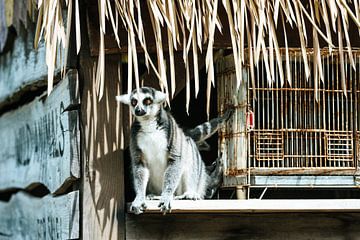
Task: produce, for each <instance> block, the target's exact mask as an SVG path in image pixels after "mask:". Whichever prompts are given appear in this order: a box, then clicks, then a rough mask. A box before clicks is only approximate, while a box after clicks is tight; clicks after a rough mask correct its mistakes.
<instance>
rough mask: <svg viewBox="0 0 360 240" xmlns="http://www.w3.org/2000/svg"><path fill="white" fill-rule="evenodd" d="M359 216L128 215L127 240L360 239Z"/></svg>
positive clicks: (318, 214)
mask: <svg viewBox="0 0 360 240" xmlns="http://www.w3.org/2000/svg"><path fill="white" fill-rule="evenodd" d="M359 226H360V213H316V214H315V213H263V214H260V213H234V214H219V213H216V214H210V213H209V214H205V213H203V214H190V213H188V214H166V215H165V216H163V215H161V214H142V215H134V214H128V215H127V218H126V239H129V240H130V239H167V240H180V239H207V240H215V239H251V240H260V239H269V240H289V239H291V240H305V239H327V240H338V239H354V240H355V239H359V236H360V228H359Z"/></svg>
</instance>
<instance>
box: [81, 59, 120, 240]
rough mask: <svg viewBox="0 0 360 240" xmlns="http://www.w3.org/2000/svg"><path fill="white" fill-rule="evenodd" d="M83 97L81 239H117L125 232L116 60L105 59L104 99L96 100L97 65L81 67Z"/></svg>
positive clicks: (91, 64) (92, 62)
mask: <svg viewBox="0 0 360 240" xmlns="http://www.w3.org/2000/svg"><path fill="white" fill-rule="evenodd" d="M84 69H85V71H86V72H84V78H83V79H84V86H83V97H82V121H83V122H82V133H83V136H82V139H83V146H84V147H83V158H82V159H83V164H82V166H83V168H84V169H83V173H84V175H83V177H84V184H83V224H82V225H83V238H84V239H100V238H101V239H113V238H114V239H118V238H121V235H122V234H123V231H124V229H123V228H122V227H120V226H122V224H123V223H122V221H123V216H124V196H123V195H124V194H123V192H124V189H123V177H124V173H123V150H122V148H123V145H124V143H123V141H122V139H123V138H122V134H121V133H122V129H121V128H122V120H121V114H120V112H121V106H120V105H119V104H117V102H116V101H115V96H116V95H118V94H119V93H120V83H119V81H118V79H119V78H118V71H117V60H115V59H114V60H111V59H110V58H109V59H107V62H106V75H105V88H104V95H103V97H102V99H101V100H99V99H98V95H97V86H96V83H95V80H94V79H95V77H94V76H95V71H93V70H94V69H96V62H95V61H91V62H88V63H87V65H86V66H84Z"/></svg>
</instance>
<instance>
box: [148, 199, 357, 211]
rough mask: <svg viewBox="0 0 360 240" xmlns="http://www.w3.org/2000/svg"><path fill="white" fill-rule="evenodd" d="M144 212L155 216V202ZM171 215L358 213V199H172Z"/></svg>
mask: <svg viewBox="0 0 360 240" xmlns="http://www.w3.org/2000/svg"><path fill="white" fill-rule="evenodd" d="M146 206H147V209H146V211H145V213H159V214H162V212H160V210H159V207H158V206H159V201H157V200H151V201H146ZM171 212H172V213H201V212H206V213H249V212H254V213H266V212H268V213H275V212H312V213H319V212H360V200H359V199H311V200H257V199H251V200H200V201H192V200H174V201H173V202H172V204H171Z"/></svg>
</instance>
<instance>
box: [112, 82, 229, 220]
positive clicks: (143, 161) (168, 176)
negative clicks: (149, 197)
mask: <svg viewBox="0 0 360 240" xmlns="http://www.w3.org/2000/svg"><path fill="white" fill-rule="evenodd" d="M116 100H117V101H119V102H122V103H124V104H128V105H130V109H131V111H132V114H133V115H134V116H135V121H134V122H133V124H132V126H131V137H130V155H131V165H132V171H133V180H134V188H135V193H136V197H135V200H134V201H133V202H132V204H131V210H132V211H134V212H135V213H136V214H140V213H142V212H143V211H144V210H145V209H146V205H145V198H146V193H147V192H148V193H150V194H153V195H160V194H161V197H160V204H159V207H160V210H161V211H162V212H163V213H164V214H165V213H166V212H170V210H171V201H172V199H173V198H174V194H175V195H176V196H177V197H176V198H177V199H194V200H195V199H202V198H204V197H206V196H209V195H212V194H213V192H214V189H213V188H214V187H215V186H216V185H218V183H219V178H221V176H222V172H220V173H219V171H220V170H219V169H217V170H212V171H211V170H208V171H207V169H206V167H205V164H204V162H203V161H202V159H201V156H200V153H199V150H198V148H197V146H196V144H197V143H198V144H201V142H204V140H205V139H206V138H208V137H209V136H211V135H212V134H213V133H215V132H216V130H217V129H218V128H219V127H220V126H221V124H222V123H224V122H225V121H226V120H227V119H228V118H229V117H230V115H231V112H228V113H227V114H225V115H224V117H219V118H215V119H212V120H211V121H210V122H207V123H204V124H201V125H199V126H197V127H195V128H194V129H192V130H189V131H188V132H187V133H186V134H185V133H184V132H183V130H182V129H181V128H180V127H179V126H178V125H177V123H176V122H175V119H174V118H173V117H172V115H171V114H170V113H169V112H168V111H166V110H165V109H164V108H163V102H164V101H165V100H166V95H165V94H164V93H162V92H160V91H157V90H155V89H153V88H149V87H142V88H139V89H138V90H136V89H135V90H134V91H133V92H132V93H131V94H124V95H120V96H117V97H116ZM212 177H213V178H216V179H213V180H212V179H211V178H212Z"/></svg>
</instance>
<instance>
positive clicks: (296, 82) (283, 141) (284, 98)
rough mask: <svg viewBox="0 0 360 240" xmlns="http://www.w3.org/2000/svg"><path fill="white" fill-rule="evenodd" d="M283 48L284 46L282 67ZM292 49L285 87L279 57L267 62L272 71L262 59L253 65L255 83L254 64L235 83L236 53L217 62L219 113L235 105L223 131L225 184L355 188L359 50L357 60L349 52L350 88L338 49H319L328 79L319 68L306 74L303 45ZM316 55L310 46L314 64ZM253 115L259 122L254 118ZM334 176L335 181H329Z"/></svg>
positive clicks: (359, 113) (358, 163)
mask: <svg viewBox="0 0 360 240" xmlns="http://www.w3.org/2000/svg"><path fill="white" fill-rule="evenodd" d="M283 53H284V51H283V49H282V51H281V54H282V55H283V58H282V59H283V61H282V64H283V65H284V66H285V64H286V60H285V59H286V58H285V56H284V54H283ZM289 53H290V54H289V66H290V69H289V70H290V75H289V76H288V78H290V79H287V81H285V82H284V85H283V86H281V81H280V79H279V69H278V68H277V67H276V63H275V62H271V61H269V62H268V63H269V64H268V66H269V68H273V69H274V70H273V74H272V76H269V75H268V74H267V73H268V71H267V70H266V67H267V66H266V64H267V62H266V61H264V58H261V59H260V61H259V64H258V66H257V67H256V68H254V69H255V71H254V79H255V81H254V82H253V83H252V84H251V80H250V76H251V73H250V65H249V64H247V65H245V66H244V68H243V70H242V71H243V79H242V82H241V84H240V87H239V88H238V89H237V88H236V84H235V83H234V81H233V78H234V72H235V69H234V64H233V62H232V57H231V56H227V57H224V58H223V59H221V60H219V61H218V63H217V64H216V74H217V83H218V108H219V112H223V111H224V110H225V109H227V108H229V107H232V106H233V107H235V109H236V111H235V114H234V116H233V117H232V119H231V120H230V121H229V123H228V125H227V126H226V127H224V128H223V129H222V130H221V131H220V134H219V135H220V138H219V146H220V148H219V154H220V155H221V156H222V159H223V162H224V167H225V173H224V174H225V176H224V185H225V186H234V185H249V186H252V185H255V186H256V185H265V186H268V185H276V186H279V185H283V186H288V185H293V186H317V185H318V186H328V187H331V186H356V185H357V184H359V182H358V181H357V180H358V178H357V174H359V167H360V154H359V151H360V140H359V136H360V105H359V103H360V71H359V70H360V51H359V50H353V59H354V65H353V66H352V64H351V63H350V59H349V56H348V55H344V65H345V67H344V69H345V72H344V74H345V79H346V86H343V85H342V83H341V82H342V81H341V80H340V79H341V71H340V54H339V51H338V50H334V51H332V53H329V51H328V49H322V50H321V60H322V62H323V64H322V69H321V71H320V72H321V73H320V72H319V73H320V74H323V79H324V80H323V81H322V80H320V78H319V77H317V76H316V74H317V73H315V71H314V68H310V72H311V77H310V79H309V80H307V79H306V76H305V69H304V62H303V58H302V55H301V49H291V50H290V51H289ZM313 54H314V53H313V51H312V49H307V57H308V61H309V62H310V63H311V61H312V59H313ZM272 65H273V66H272ZM309 65H310V66H314V65H312V64H309ZM274 66H275V67H274ZM344 89H346V91H345V92H344ZM250 118H253V120H254V121H253V122H249V121H250V120H249V119H250ZM251 125H252V126H251ZM331 177H334V178H333V179H334V181H329V179H330V178H331ZM265 179H266V180H265ZM280 179H281V181H280ZM295 179H297V180H296V181H295ZM335 179H336V180H335Z"/></svg>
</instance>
